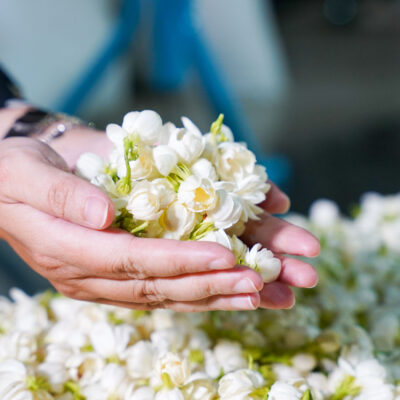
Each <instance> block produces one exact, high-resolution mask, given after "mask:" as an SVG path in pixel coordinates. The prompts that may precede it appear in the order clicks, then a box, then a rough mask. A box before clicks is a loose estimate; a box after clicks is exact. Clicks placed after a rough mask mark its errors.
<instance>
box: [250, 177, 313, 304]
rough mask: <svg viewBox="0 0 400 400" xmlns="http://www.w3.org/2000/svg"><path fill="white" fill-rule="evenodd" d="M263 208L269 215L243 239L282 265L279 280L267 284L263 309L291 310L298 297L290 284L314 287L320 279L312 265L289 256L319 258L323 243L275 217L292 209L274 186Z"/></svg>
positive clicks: (287, 200) (252, 225) (255, 225)
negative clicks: (267, 253) (270, 253)
mask: <svg viewBox="0 0 400 400" xmlns="http://www.w3.org/2000/svg"><path fill="white" fill-rule="evenodd" d="M270 183H271V182H270ZM260 206H261V207H262V208H263V209H264V210H265V213H264V214H263V215H262V216H261V220H260V221H249V223H248V225H247V227H246V232H245V233H244V235H243V237H242V239H244V241H245V242H247V244H249V245H252V244H254V243H261V244H262V245H263V246H265V247H266V248H268V249H269V250H271V251H273V252H274V254H275V257H278V258H279V259H280V260H281V262H282V271H281V274H280V276H279V278H278V280H277V281H275V282H271V283H268V284H265V285H264V287H263V289H262V291H261V292H260V307H262V308H272V309H279V308H291V307H293V305H294V303H295V298H294V295H293V292H292V291H291V290H290V288H289V287H288V285H289V286H295V287H302V288H311V287H314V286H315V285H316V284H317V282H318V276H317V272H316V271H315V269H314V267H312V266H311V265H310V264H308V263H306V262H304V261H301V260H297V259H294V258H289V257H286V256H285V254H288V255H297V256H304V257H315V256H317V255H318V254H319V251H320V245H319V241H318V240H317V239H316V238H315V237H314V236H313V235H311V234H310V233H309V232H307V231H306V230H304V229H302V228H299V227H297V226H294V225H292V224H290V223H288V222H286V221H283V220H282V219H279V218H276V217H274V216H272V215H271V214H283V213H286V212H287V211H288V210H289V207H290V201H289V198H288V197H287V196H286V195H285V194H284V193H282V192H281V191H280V190H279V188H278V187H277V186H275V185H274V184H273V183H271V190H270V191H269V192H268V194H267V199H266V201H265V202H264V203H262V204H261V205H260Z"/></svg>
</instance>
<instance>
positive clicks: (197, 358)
mask: <svg viewBox="0 0 400 400" xmlns="http://www.w3.org/2000/svg"><path fill="white" fill-rule="evenodd" d="M189 360H190V362H192V363H197V364H203V363H204V354H203V352H202V351H201V350H199V349H191V350H190V353H189Z"/></svg>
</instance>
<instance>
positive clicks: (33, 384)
mask: <svg viewBox="0 0 400 400" xmlns="http://www.w3.org/2000/svg"><path fill="white" fill-rule="evenodd" d="M26 387H27V388H28V390H30V391H31V392H36V391H37V390H47V391H48V390H50V384H49V382H48V381H47V379H46V378H45V377H43V376H28V377H27V378H26Z"/></svg>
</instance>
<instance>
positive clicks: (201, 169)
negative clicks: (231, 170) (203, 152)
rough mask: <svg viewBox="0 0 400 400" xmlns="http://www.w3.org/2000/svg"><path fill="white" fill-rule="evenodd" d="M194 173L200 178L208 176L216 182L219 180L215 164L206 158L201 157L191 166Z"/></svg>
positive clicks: (207, 177)
mask: <svg viewBox="0 0 400 400" xmlns="http://www.w3.org/2000/svg"><path fill="white" fill-rule="evenodd" d="M190 170H191V171H192V173H193V175H196V176H197V177H198V178H206V179H208V180H210V181H211V182H216V181H217V180H218V176H217V172H216V171H215V168H214V166H213V165H212V163H211V162H210V161H208V160H207V159H206V158H199V159H198V160H197V161H196V162H195V163H194V164H193V165H192V166H191V168H190Z"/></svg>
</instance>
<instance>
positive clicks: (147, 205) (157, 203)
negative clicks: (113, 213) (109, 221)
mask: <svg viewBox="0 0 400 400" xmlns="http://www.w3.org/2000/svg"><path fill="white" fill-rule="evenodd" d="M161 195H162V192H161V190H160V188H159V187H158V186H157V185H154V184H153V183H152V182H149V181H146V180H145V181H140V182H136V183H135V185H134V186H133V188H132V191H131V193H130V194H129V197H128V204H127V206H126V209H127V210H128V211H129V212H130V213H131V214H132V215H133V217H134V218H136V219H138V220H143V221H148V220H155V219H158V218H159V217H160V216H161V214H162V209H161V204H162V198H161Z"/></svg>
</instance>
